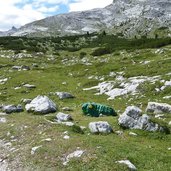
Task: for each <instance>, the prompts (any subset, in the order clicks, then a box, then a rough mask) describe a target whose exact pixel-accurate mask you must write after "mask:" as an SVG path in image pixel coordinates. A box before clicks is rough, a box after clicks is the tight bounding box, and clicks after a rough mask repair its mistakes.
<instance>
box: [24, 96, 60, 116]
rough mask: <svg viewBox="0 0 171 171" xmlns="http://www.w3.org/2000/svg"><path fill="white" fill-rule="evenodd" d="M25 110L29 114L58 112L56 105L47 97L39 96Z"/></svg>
mask: <svg viewBox="0 0 171 171" xmlns="http://www.w3.org/2000/svg"><path fill="white" fill-rule="evenodd" d="M25 108H26V110H27V111H28V112H34V113H41V114H47V113H53V112H56V110H57V108H56V105H55V103H54V102H53V101H52V100H50V99H49V98H48V97H47V96H37V97H36V98H34V99H33V100H32V101H31V103H30V104H26V106H25Z"/></svg>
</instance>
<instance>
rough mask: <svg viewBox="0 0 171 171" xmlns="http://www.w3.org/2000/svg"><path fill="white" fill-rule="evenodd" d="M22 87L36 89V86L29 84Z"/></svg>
mask: <svg viewBox="0 0 171 171" xmlns="http://www.w3.org/2000/svg"><path fill="white" fill-rule="evenodd" d="M23 87H26V88H30V89H31V88H36V86H35V85H31V84H25V85H23Z"/></svg>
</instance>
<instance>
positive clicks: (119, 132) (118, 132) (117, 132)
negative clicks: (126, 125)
mask: <svg viewBox="0 0 171 171" xmlns="http://www.w3.org/2000/svg"><path fill="white" fill-rule="evenodd" d="M115 133H116V134H117V135H122V134H123V131H120V130H118V131H115Z"/></svg>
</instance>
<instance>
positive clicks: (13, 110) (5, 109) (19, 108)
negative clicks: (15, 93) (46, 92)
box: [2, 105, 24, 114]
mask: <svg viewBox="0 0 171 171" xmlns="http://www.w3.org/2000/svg"><path fill="white" fill-rule="evenodd" d="M2 111H3V112H5V113H8V114H10V113H17V112H23V111H24V110H23V108H22V106H21V105H17V106H16V105H7V106H3V107H2Z"/></svg>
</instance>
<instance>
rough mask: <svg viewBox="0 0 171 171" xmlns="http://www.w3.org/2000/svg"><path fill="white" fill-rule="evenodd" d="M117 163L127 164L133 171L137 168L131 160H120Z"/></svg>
mask: <svg viewBox="0 0 171 171" xmlns="http://www.w3.org/2000/svg"><path fill="white" fill-rule="evenodd" d="M116 163H120V164H125V165H127V166H128V168H129V169H130V170H131V171H133V170H137V168H136V167H135V166H134V165H133V164H132V163H131V162H130V161H129V160H120V161H117V162H116Z"/></svg>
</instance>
